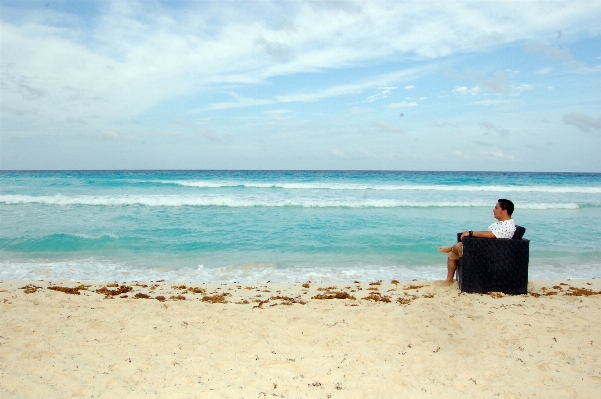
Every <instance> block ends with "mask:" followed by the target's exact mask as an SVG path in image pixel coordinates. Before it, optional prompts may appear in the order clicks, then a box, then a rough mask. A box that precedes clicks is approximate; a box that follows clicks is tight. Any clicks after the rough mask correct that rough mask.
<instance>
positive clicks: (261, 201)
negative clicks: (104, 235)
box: [0, 194, 580, 210]
mask: <svg viewBox="0 0 601 399" xmlns="http://www.w3.org/2000/svg"><path fill="white" fill-rule="evenodd" d="M0 203H4V204H7V205H18V204H43V205H60V206H70V205H88V206H161V207H175V206H224V207H231V208H244V207H303V208H398V207H409V208H411V207H412V208H430V207H445V208H446V207H451V208H456V207H463V208H465V207H489V206H490V203H489V202H485V201H405V200H395V199H310V198H307V199H283V198H244V197H233V196H182V195H122V196H90V195H81V196H64V195H60V194H59V195H54V196H30V195H0ZM516 207H517V208H519V209H541V210H542V209H578V208H579V207H580V204H577V203H516Z"/></svg>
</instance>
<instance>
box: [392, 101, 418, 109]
mask: <svg viewBox="0 0 601 399" xmlns="http://www.w3.org/2000/svg"><path fill="white" fill-rule="evenodd" d="M406 107H417V102H415V101H411V102H406V101H401V102H400V103H390V104H388V105H387V106H386V108H388V109H398V108H406Z"/></svg>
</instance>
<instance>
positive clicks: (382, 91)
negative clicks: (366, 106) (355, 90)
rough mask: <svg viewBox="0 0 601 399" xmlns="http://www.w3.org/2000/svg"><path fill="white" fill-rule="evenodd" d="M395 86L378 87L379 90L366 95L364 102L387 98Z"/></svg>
mask: <svg viewBox="0 0 601 399" xmlns="http://www.w3.org/2000/svg"><path fill="white" fill-rule="evenodd" d="M396 89H397V87H379V88H378V90H379V92H378V93H376V94H374V95H371V96H369V97H367V99H366V100H365V102H374V101H376V100H380V99H383V98H388V95H389V94H390V93H392V91H393V90H396Z"/></svg>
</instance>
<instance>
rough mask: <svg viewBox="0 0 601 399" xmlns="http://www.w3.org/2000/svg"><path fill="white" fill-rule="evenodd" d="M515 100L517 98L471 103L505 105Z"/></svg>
mask: <svg viewBox="0 0 601 399" xmlns="http://www.w3.org/2000/svg"><path fill="white" fill-rule="evenodd" d="M513 102H515V100H483V101H474V102H472V103H470V104H474V105H504V104H511V103H513Z"/></svg>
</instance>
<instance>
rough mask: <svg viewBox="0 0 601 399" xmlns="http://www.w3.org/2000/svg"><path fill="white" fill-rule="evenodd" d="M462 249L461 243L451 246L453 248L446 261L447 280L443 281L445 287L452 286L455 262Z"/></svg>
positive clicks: (455, 267) (455, 268)
mask: <svg viewBox="0 0 601 399" xmlns="http://www.w3.org/2000/svg"><path fill="white" fill-rule="evenodd" d="M462 249H463V248H462V244H461V243H459V242H458V243H457V244H455V245H453V248H452V249H451V251H450V252H449V253H448V259H447V279H446V280H445V281H444V284H445V285H451V284H453V279H454V277H455V271H456V270H457V260H458V259H459V257H460V255H459V254H460V253H461V252H463V251H461V250H462Z"/></svg>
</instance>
